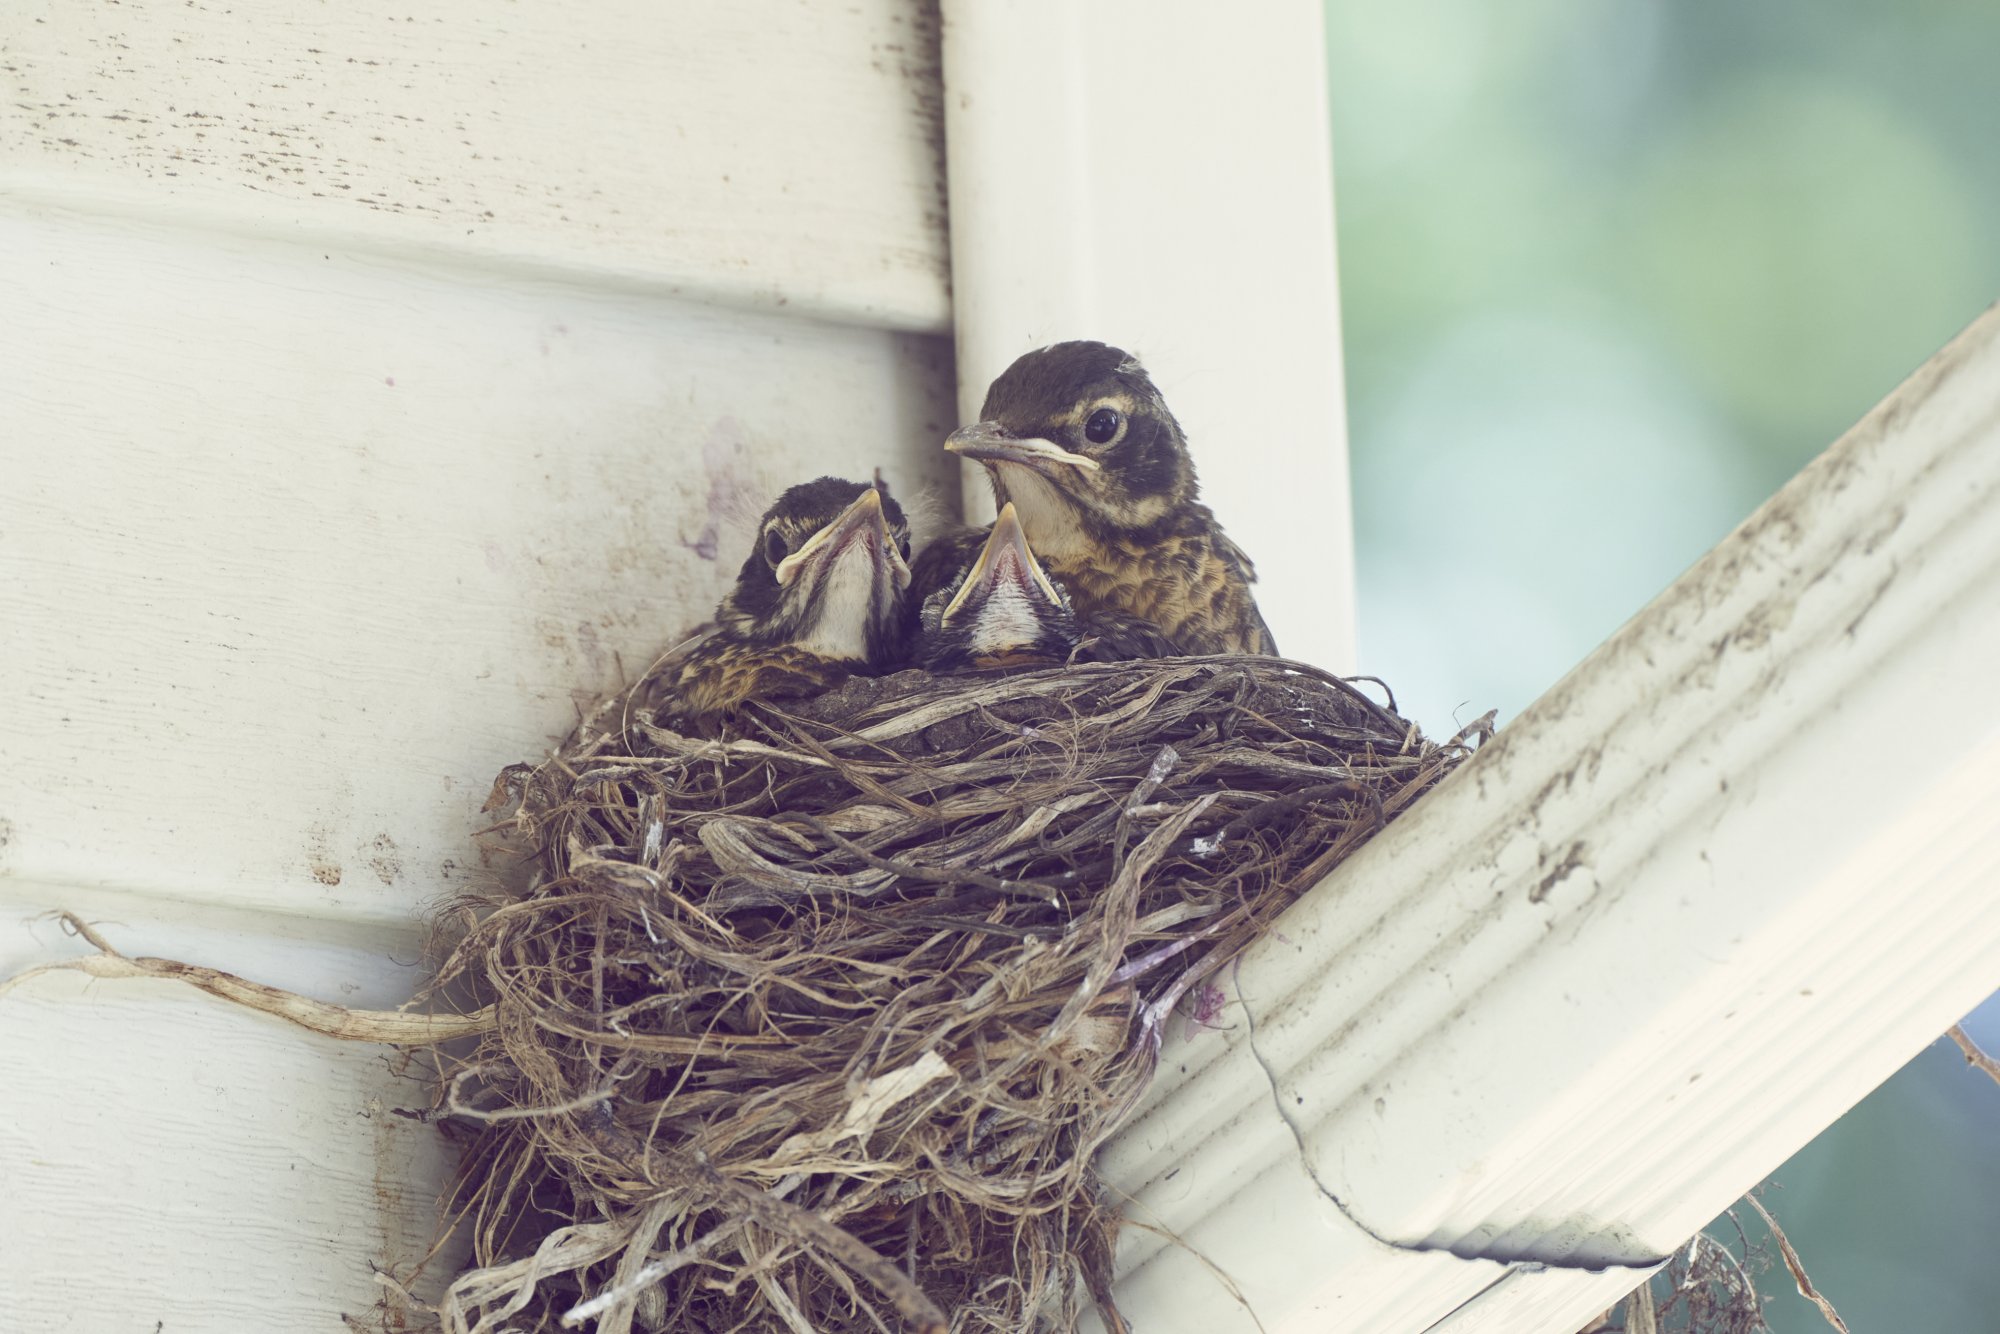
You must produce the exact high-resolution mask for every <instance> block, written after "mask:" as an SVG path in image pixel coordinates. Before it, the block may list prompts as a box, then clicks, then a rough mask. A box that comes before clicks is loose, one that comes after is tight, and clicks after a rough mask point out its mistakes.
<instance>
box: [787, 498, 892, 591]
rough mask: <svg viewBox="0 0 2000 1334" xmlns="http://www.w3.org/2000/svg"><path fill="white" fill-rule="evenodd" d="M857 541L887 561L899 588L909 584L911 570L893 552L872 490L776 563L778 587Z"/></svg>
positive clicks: (886, 517) (878, 501) (831, 557)
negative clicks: (864, 543) (865, 544)
mask: <svg viewBox="0 0 2000 1334" xmlns="http://www.w3.org/2000/svg"><path fill="white" fill-rule="evenodd" d="M857 541H860V542H866V543H867V544H868V545H869V548H870V549H871V550H872V551H875V552H879V553H881V554H882V555H883V556H885V557H886V558H887V560H888V564H889V569H890V572H891V574H892V575H893V576H894V577H895V580H896V583H897V585H898V586H899V587H901V586H906V585H907V584H908V583H909V582H910V567H909V566H908V565H907V564H906V563H905V562H904V560H903V553H902V552H900V551H898V550H897V549H896V543H895V540H894V539H893V538H891V537H890V536H889V520H888V516H886V515H885V514H883V513H882V493H881V492H879V491H877V490H876V489H875V488H874V487H872V486H871V487H869V488H868V489H867V490H865V491H863V492H862V493H861V494H860V496H859V497H857V498H856V499H855V501H854V503H853V504H852V505H849V506H848V507H847V508H846V509H844V510H842V511H841V512H840V517H839V518H837V519H835V520H834V521H833V522H832V523H830V524H828V525H827V526H826V527H824V528H822V529H820V530H819V531H818V532H816V533H814V534H813V535H812V536H811V537H809V538H807V539H806V540H805V543H804V544H803V545H802V546H800V547H799V549H798V550H797V551H794V552H793V553H792V554H791V555H789V556H787V557H785V558H784V559H783V560H781V561H779V562H778V568H777V570H776V571H775V573H776V574H777V576H778V583H779V584H780V586H784V585H789V584H790V583H791V582H792V581H793V580H795V579H797V578H798V577H799V573H800V571H802V570H804V569H805V568H806V567H807V566H808V565H811V564H814V563H816V562H819V561H821V560H827V561H831V560H832V559H834V558H835V557H836V556H838V555H839V554H840V553H841V552H842V551H845V550H846V549H847V547H848V546H849V545H851V544H852V543H854V542H857Z"/></svg>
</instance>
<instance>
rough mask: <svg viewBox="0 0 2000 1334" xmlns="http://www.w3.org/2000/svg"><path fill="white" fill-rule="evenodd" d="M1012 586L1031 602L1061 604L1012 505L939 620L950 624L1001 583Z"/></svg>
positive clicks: (1002, 510) (1006, 507) (1004, 508)
mask: <svg viewBox="0 0 2000 1334" xmlns="http://www.w3.org/2000/svg"><path fill="white" fill-rule="evenodd" d="M1003 583H1004V584H1013V585H1015V586H1016V587H1018V588H1019V589H1020V590H1021V591H1022V593H1023V594H1025V595H1026V596H1027V597H1029V598H1030V599H1031V600H1032V599H1036V598H1037V597H1038V596H1039V598H1041V599H1046V600H1047V601H1048V602H1049V603H1050V604H1051V605H1053V606H1061V605H1062V594H1060V593H1058V592H1057V591H1056V588H1055V585H1054V584H1052V583H1050V582H1049V576H1048V574H1047V573H1046V572H1045V571H1044V570H1043V569H1042V563H1041V562H1040V561H1038V560H1036V559H1035V553H1034V552H1033V551H1032V550H1031V549H1030V548H1029V546H1028V535H1027V533H1025V532H1023V531H1022V529H1021V520H1020V517H1019V516H1018V515H1016V514H1015V513H1014V506H1013V503H1012V502H1011V501H1010V502H1009V503H1007V504H1005V505H1002V506H1001V507H1000V517H999V518H998V519H995V520H994V521H993V531H992V532H990V533H988V534H987V535H986V545H985V547H983V548H982V549H981V550H980V552H979V559H978V560H976V561H974V562H973V565H972V568H971V569H970V570H968V571H967V572H966V575H965V580H964V582H963V583H961V584H960V585H959V587H958V592H957V594H956V595H954V596H953V598H952V600H951V602H950V603H949V604H947V605H946V607H945V609H944V614H943V616H942V617H941V618H940V620H941V622H942V623H943V624H945V625H950V624H951V622H952V618H953V617H954V616H956V615H957V614H958V612H959V610H960V609H961V608H963V607H964V606H966V604H967V603H968V602H970V601H972V599H973V595H974V594H975V593H978V594H980V598H981V600H982V601H983V600H984V599H985V598H986V597H988V596H990V595H991V594H992V592H993V590H994V589H996V588H997V587H999V586H1000V585H1001V584H1003Z"/></svg>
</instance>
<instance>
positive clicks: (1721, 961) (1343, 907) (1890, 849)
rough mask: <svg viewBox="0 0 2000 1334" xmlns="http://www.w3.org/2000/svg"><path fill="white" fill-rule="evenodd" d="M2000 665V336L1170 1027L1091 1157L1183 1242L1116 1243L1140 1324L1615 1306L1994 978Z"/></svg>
mask: <svg viewBox="0 0 2000 1334" xmlns="http://www.w3.org/2000/svg"><path fill="white" fill-rule="evenodd" d="M1580 554H1581V553H1580ZM1996 663H2000V312H1996V311H1988V312H1987V314H1986V315H1984V316H1983V317H1981V319H1980V320H1978V321H1977V322H1976V323H1975V324H1974V325H1973V326H1972V327H1971V328H1970V329H1968V330H1967V331H1966V332H1965V333H1964V334H1962V335H1961V336H1960V337H1959V338H1958V339H1957V340H1955V341H1954V342H1953V343H1952V344H1951V345H1950V346H1948V347H1947V348H1945V349H1944V351H1942V352H1941V353H1939V354H1938V355H1937V356H1936V357H1934V358H1932V360H1931V361H1930V362H1929V363H1927V364H1926V365H1925V366H1924V367H1923V368H1922V369H1921V370H1920V371H1919V372H1918V373H1917V374H1916V375H1914V376H1912V377H1911V379H1910V380H1909V381H1908V382H1906V383H1905V384H1904V385H1902V386H1901V387H1900V388H1899V389H1898V390H1897V391H1896V392H1895V393H1894V394H1892V395H1891V396H1890V397H1889V399H1888V400H1887V401H1885V402H1884V403H1883V404H1882V405H1881V406H1880V407H1878V408H1877V409H1876V410H1875V411H1874V412H1872V413H1870V414H1869V416H1868V417H1867V418H1866V419H1865V420H1863V421H1862V422H1861V424H1860V425H1858V426H1857V427H1855V429H1854V430H1852V431H1850V432H1849V433H1848V434H1847V435H1846V436H1845V437H1844V438H1843V439H1842V440H1841V441H1840V442H1839V443H1837V444H1836V445H1835V446H1834V447H1833V448H1831V449H1830V450H1828V451H1827V452H1826V454H1824V455H1823V456H1822V457H1820V458H1819V459H1818V460H1817V461H1815V462H1814V463H1813V464H1812V465H1811V466H1810V467H1808V468H1807V469H1806V470H1805V471H1804V472H1803V473H1801V474H1800V475H1799V477H1798V478H1796V479H1795V480H1794V481H1793V482H1792V483H1791V484H1790V485H1788V486H1787V487H1786V488H1785V489H1784V490H1783V491H1781V492H1780V493H1779V494H1778V495H1777V496H1776V497H1774V498H1773V499H1772V500H1771V501H1770V502H1768V503H1767V504H1766V505H1765V506H1764V507H1763V508H1762V509H1760V510H1759V511H1758V512H1757V513H1756V514H1755V515H1753V516H1752V517H1751V518H1750V519H1749V520H1748V521H1747V522H1746V523H1745V524H1744V525H1743V526H1742V527H1741V528H1739V529H1738V530H1737V531H1736V532H1735V533H1734V534H1732V535H1731V536H1730V537H1729V538H1728V539H1726V540H1725V541H1724V542H1723V543H1722V544H1721V545H1720V546H1718V547H1717V548H1716V549H1715V550H1714V551H1713V552H1711V553H1709V555H1707V556H1706V557H1704V558H1703V559H1702V560H1701V561H1700V562H1699V563H1697V564H1696V565H1695V566H1694V568H1693V569H1691V570H1690V571H1689V572H1688V573H1687V574H1686V575H1684V576H1683V577H1682V578H1681V579H1680V580H1679V581H1677V582H1676V583H1675V584H1674V585H1673V586H1672V587H1671V588H1669V589H1668V590H1667V591H1666V592H1665V593H1664V594H1662V595H1661V596H1660V597H1659V598H1658V599H1657V600H1656V601H1655V602H1654V603H1653V604H1652V605H1651V606H1649V607H1648V608H1646V609H1645V610H1644V611H1643V612H1641V613H1640V614H1639V615H1638V616H1637V617H1636V618H1634V619H1633V620H1632V621H1631V622H1630V623H1628V624H1627V625H1626V626H1625V627H1624V628H1623V629H1622V630H1620V631H1619V632H1618V633H1617V634H1616V635H1614V636H1613V637H1612V638H1611V639H1610V640H1609V641H1608V642H1607V643H1605V644H1604V645H1603V646H1602V647H1601V648H1599V649H1598V650H1597V651H1596V652H1595V653H1593V654H1592V655H1591V656H1590V657H1589V658H1587V659H1586V660H1585V661H1584V662H1583V663H1582V665H1580V666H1579V667H1578V668H1577V669H1576V670H1575V671H1573V672H1571V673H1570V675H1569V676H1568V677H1566V678H1565V679H1564V680H1563V681H1562V682H1561V683H1560V684H1558V685H1557V686H1556V687H1555V688H1554V689H1553V690H1551V691H1550V692H1549V693H1548V694H1547V695H1545V696H1544V697H1543V698H1542V699H1541V700H1540V701H1539V702H1538V703H1536V704H1535V706H1534V707H1533V708H1531V709H1530V710H1529V711H1528V712H1527V713H1525V714H1523V715H1522V716H1521V718H1520V719H1519V720H1518V721H1517V722H1515V723H1514V724H1513V725H1512V726H1510V727H1508V728H1507V729H1506V730H1505V731H1504V732H1503V733H1502V734H1501V736H1500V737H1499V738H1498V739H1497V740H1496V741H1494V742H1493V743H1492V744H1491V745H1489V746H1487V747H1486V748H1485V749H1484V750H1483V751H1482V752H1481V753H1480V754H1479V756H1478V757H1477V759H1476V760H1475V761H1474V762H1473V763H1471V764H1469V765H1468V766H1466V768H1465V769H1464V770H1462V771H1461V772H1459V773H1458V774H1456V775H1454V776H1453V777H1452V778H1451V779H1450V780H1448V781H1447V783H1446V784H1444V785H1443V786H1442V787H1441V788H1440V789H1439V790H1438V791H1437V792H1436V793H1434V794H1432V795H1431V796H1430V797H1429V798H1427V799H1426V800H1425V801H1424V802H1423V803H1422V804H1421V805H1420V806H1419V807H1417V808H1416V809H1415V810H1414V811H1412V812H1411V813H1410V815H1409V816H1407V817H1406V818H1405V819H1403V820H1401V821H1399V822H1398V823H1397V824H1395V825H1394V826H1392V827H1391V828H1390V829H1389V830H1387V831H1386V832H1385V833H1384V834H1383V835H1382V836H1381V837H1379V838H1377V839H1376V840H1375V841H1374V842H1373V843H1371V844H1370V845H1368V846H1367V847H1366V848H1364V849H1363V850H1362V852H1361V853H1360V854H1359V855H1358V856H1356V857H1355V858H1354V859H1353V860H1351V861H1350V862H1348V863H1347V864H1346V865H1344V866H1343V867H1341V868H1340V870H1339V871H1337V872H1336V873H1335V874H1334V875H1333V876H1331V877H1330V878H1329V879H1328V880H1327V881H1326V882H1325V883H1324V884H1322V885H1321V886H1320V887H1319V888H1318V889H1316V890H1315V891H1313V893H1312V894H1311V895H1310V896H1308V897H1307V898H1306V899H1305V900H1304V901H1302V902H1301V903H1300V904H1299V905H1298V906H1297V907H1296V908H1295V909H1294V910H1293V911H1292V912H1291V913H1290V914H1289V915H1288V916H1286V917H1285V918H1284V919H1282V920H1281V921H1280V923H1279V924H1278V927H1277V929H1276V930H1275V931H1274V932H1273V933H1272V935H1271V936H1269V937H1268V938H1267V939H1266V940H1265V941H1263V942H1262V943H1261V944H1260V945H1259V947H1258V948H1256V949H1255V950H1254V951H1253V952H1252V953H1251V954H1249V955H1248V956H1246V957H1245V958H1244V960H1243V961H1242V964H1241V966H1240V968H1239V969H1238V970H1237V971H1236V972H1235V974H1234V975H1233V976H1232V977H1230V978H1228V979H1225V980H1224V982H1223V987H1224V990H1225V992H1226V993H1227V994H1228V998H1229V1000H1230V1001H1231V1002H1232V1004H1231V1005H1229V1006H1228V1007H1227V1008H1226V1009H1225V1010H1224V1011H1223V1016H1222V1018H1221V1019H1220V1020H1219V1022H1220V1023H1222V1024H1223V1025H1225V1028H1224V1029H1223V1030H1222V1031H1219V1032H1215V1031H1210V1032H1197V1033H1195V1034H1194V1035H1193V1036H1192V1037H1190V1038H1185V1039H1184V1038H1182V1037H1181V1036H1179V1035H1176V1036H1174V1037H1172V1038H1170V1040H1169V1043H1168V1046H1167V1049H1166V1052H1165V1057H1164V1077H1163V1079H1162V1080H1161V1083H1160V1086H1159V1087H1158V1088H1157V1089H1156V1090H1155V1093H1154V1095H1153V1097H1152V1098H1151V1099H1150V1102H1149V1105H1148V1107H1147V1108H1146V1109H1145V1110H1144V1111H1143V1113H1142V1114H1141V1116H1140V1118H1139V1119H1138V1120H1137V1122H1136V1123H1135V1124H1134V1125H1133V1126H1131V1127H1130V1128H1129V1129H1128V1130H1127V1131H1126V1132H1125V1134H1124V1135H1123V1136H1121V1137H1120V1139H1119V1140H1118V1142H1117V1143H1116V1144H1114V1145H1113V1146H1112V1147H1111V1148H1110V1149H1109V1150H1108V1151H1107V1153H1106V1155H1105V1159H1104V1163H1105V1168H1106V1171H1107V1174H1108V1176H1109V1178H1110V1179H1111V1181H1112V1182H1114V1183H1115V1184H1116V1186H1117V1187H1118V1188H1120V1189H1122V1190H1123V1191H1126V1192H1129V1193H1130V1195H1131V1196H1132V1197H1133V1201H1134V1203H1133V1207H1132V1212H1133V1214H1134V1215H1135V1216H1136V1217H1137V1218H1139V1219H1141V1220H1144V1221H1146V1222H1148V1223H1151V1224H1152V1225H1154V1226H1155V1227H1157V1228H1159V1229H1161V1230H1162V1231H1163V1232H1170V1233H1172V1234H1175V1235H1177V1236H1178V1237H1180V1238H1181V1239H1182V1240H1183V1241H1184V1242H1185V1243H1186V1245H1185V1246H1184V1247H1183V1246H1176V1245H1172V1244H1170V1243H1168V1242H1167V1241H1165V1240H1163V1239H1162V1236H1161V1235H1160V1233H1156V1232H1146V1231H1139V1230H1137V1229H1128V1230H1127V1233H1126V1238H1125V1247H1124V1250H1123V1251H1122V1252H1121V1266H1122V1273H1123V1275H1124V1277H1123V1280H1122V1282H1121V1285H1120V1287H1119V1294H1120V1298H1121V1301H1122V1302H1123V1303H1124V1305H1125V1308H1126V1312H1127V1314H1128V1315H1129V1316H1130V1317H1131V1318H1132V1319H1133V1321H1134V1324H1135V1326H1136V1327H1137V1328H1139V1329H1142V1330H1147V1329H1150V1330H1161V1331H1165V1330H1195V1329H1199V1330H1203V1331H1234V1330H1251V1329H1255V1328H1257V1325H1256V1324H1254V1323H1253V1322H1252V1320H1251V1318H1250V1316H1249V1315H1248V1314H1247V1313H1246V1310H1245V1306H1244V1305H1243V1304H1242V1303H1240V1302H1239V1301H1238V1300H1236V1299H1235V1298H1234V1297H1233V1296H1231V1295H1230V1294H1229V1293H1228V1292H1227V1291H1226V1290H1225V1287H1224V1285H1223V1283H1222V1282H1221V1281H1220V1280H1219V1278H1218V1277H1217V1275H1218V1273H1220V1274H1226V1275H1227V1276H1228V1278H1229V1279H1230V1280H1231V1281H1233V1282H1234V1284H1235V1285H1236V1286H1237V1288H1238V1289H1239V1290H1240V1292H1241V1294H1242V1296H1243V1298H1244V1299H1245V1301H1247V1303H1248V1306H1249V1307H1250V1308H1252V1309H1254V1310H1255V1312H1256V1314H1257V1316H1258V1317H1259V1318H1260V1319H1261V1321H1262V1328H1263V1329H1265V1330H1267V1331H1270V1332H1271V1334H1278V1332H1279V1331H1284V1330H1301V1331H1303V1330H1323V1329H1339V1330H1341V1331H1344V1332H1346V1334H1363V1332H1364V1331H1371V1330H1381V1331H1411V1330H1424V1329H1432V1330H1439V1331H1449V1332H1450V1334H1470V1332H1471V1331H1479V1332H1480V1334H1487V1332H1488V1331H1523V1332H1524V1334H1525V1332H1526V1331H1553V1332H1555V1334H1564V1332H1566V1331H1572V1330H1575V1329H1577V1328H1578V1327H1580V1326H1581V1325H1582V1324H1583V1323H1584V1321H1585V1320H1586V1319H1587V1318H1588V1317H1589V1316H1590V1315H1591V1314H1592V1313H1594V1312H1597V1311H1601V1310H1603V1309H1604V1308H1605V1307H1607V1306H1608V1305H1610V1304H1611V1303H1612V1302H1613V1301H1615V1300H1616V1299H1617V1298H1618V1297H1619V1296H1620V1295H1621V1294H1622V1293H1623V1292H1624V1291H1626V1290H1627V1289H1629V1288H1631V1287H1632V1286H1634V1285H1635V1284H1636V1283H1637V1282H1638V1280H1639V1279H1640V1278H1641V1277H1642V1276H1643V1274H1644V1273H1645V1271H1646V1269H1647V1268H1648V1267H1649V1266H1651V1265H1653V1264H1654V1263H1656V1262H1657V1261H1658V1260H1659V1259H1660V1258H1662V1257H1664V1256H1665V1255H1666V1254H1667V1253H1668V1252H1670V1251H1671V1250H1672V1249H1674V1248H1675V1247H1676V1246H1678V1245H1680V1244H1681V1243H1683V1242H1685V1241H1686V1239H1687V1238H1688V1236H1689V1235H1690V1234H1691V1233H1693V1232H1694V1231H1695V1230H1696V1229H1697V1228H1699V1227H1701V1226H1703V1225H1704V1224H1705V1223H1707V1221H1708V1220H1709V1219H1710V1218H1712V1217H1713V1216H1714V1215H1716V1214H1717V1213H1719V1212H1720V1211H1721V1210H1722V1209H1723V1208H1725V1207H1726V1206H1727V1205H1728V1204H1729V1203H1731V1202H1732V1201H1733V1200H1734V1199H1735V1198H1736V1197H1737V1196H1739V1195H1741V1194H1742V1193H1743V1192H1744V1191H1745V1190H1746V1189H1747V1188H1749V1187H1750V1186H1752V1185H1754V1184H1755V1183H1756V1182H1757V1181H1758V1180H1759V1179H1760V1178H1761V1177H1763V1176H1764V1175H1765V1174H1767V1173H1768V1172H1769V1171H1771V1170H1772V1169H1773V1168H1775V1167H1776V1166H1778V1165H1779V1164H1780V1163H1781V1162H1783V1161H1784V1160H1785V1159H1786V1158H1787V1157H1789V1156H1790V1155H1791V1154H1792V1153H1793V1152H1794V1151H1795V1150H1797V1149H1798V1148H1799V1147H1800V1146H1801V1145H1803V1144H1805V1143H1806V1141H1808V1140H1809V1139H1811V1138H1812V1137H1813V1136H1814V1135H1815V1134H1817V1133H1818V1132H1819V1131H1820V1130H1822V1129H1823V1128H1825V1127H1826V1126H1827V1125H1828V1124H1830V1123H1831V1122H1832V1121H1833V1120H1834V1119H1836V1118H1837V1117H1838V1116H1840V1115H1841V1113H1843V1112H1844V1111H1846V1110H1847V1109H1848V1108H1849V1107H1850V1106H1852V1105H1853V1104H1854V1103H1855V1102H1857V1101H1858V1100H1859V1099H1860V1098H1861V1097H1862V1096H1863V1095H1864V1094H1866V1093H1867V1092H1868V1091H1869V1090H1870V1089H1872V1088H1874V1087H1875V1086H1876V1085H1877V1084H1879V1083H1880V1082H1881V1081H1882V1080H1883V1079H1885V1078H1887V1077H1888V1076H1889V1075H1890V1074H1891V1073H1892V1072H1893V1071H1895V1070H1896V1069H1897V1068H1898V1067H1899V1066H1901V1065H1902V1064H1903V1063H1904V1062H1905V1061H1907V1060H1908V1059H1909V1058H1910V1057H1911V1056H1913V1055H1914V1054H1915V1053H1916V1052H1917V1051H1919V1050H1920V1049H1921V1048H1922V1047H1924V1046H1925V1045H1926V1044H1927V1043H1928V1042H1929V1041H1931V1040H1932V1039H1933V1038H1934V1037H1936V1036H1937V1034H1939V1033H1940V1032H1941V1031H1942V1030H1943V1029H1944V1028H1946V1027H1947V1026H1948V1025H1950V1024H1951V1023H1952V1022H1954V1021H1955V1020H1956V1019H1958V1018H1959V1017H1960V1016H1961V1015H1962V1014H1964V1013H1965V1012H1966V1011H1968V1010H1970V1009H1971V1008H1972V1007H1973V1006H1974V1005H1975V1004H1976V1003H1977V1002H1978V1001H1979V1000H1981V999H1982V998H1983V997H1985V996H1986V995H1988V994H1990V993H1991V992H1993V991H1994V990H1995V989H1996V988H2000V708H1996V684H1995V683H1996V680H2000V675H1996V670H1995V664H1996ZM1197 1253H1198V1254H1199V1256H1200V1257H1201V1258H1196V1255H1197ZM1584 1265H1596V1266H1599V1267H1600V1270H1601V1272H1598V1273H1592V1272H1590V1271H1588V1270H1586V1269H1584V1268H1581V1267H1580V1266H1584ZM1211 1266H1212V1268H1211Z"/></svg>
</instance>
